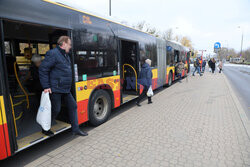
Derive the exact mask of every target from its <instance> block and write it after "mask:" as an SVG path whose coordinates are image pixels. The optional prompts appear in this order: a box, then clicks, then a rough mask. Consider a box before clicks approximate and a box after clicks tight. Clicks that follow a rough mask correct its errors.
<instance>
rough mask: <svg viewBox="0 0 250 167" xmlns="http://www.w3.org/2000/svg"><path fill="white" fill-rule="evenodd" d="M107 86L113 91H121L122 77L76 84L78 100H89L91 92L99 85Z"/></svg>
mask: <svg viewBox="0 0 250 167" xmlns="http://www.w3.org/2000/svg"><path fill="white" fill-rule="evenodd" d="M103 84H107V85H109V86H110V87H111V88H112V90H113V91H116V90H119V89H120V76H119V75H117V76H111V77H105V78H98V79H92V80H88V81H80V82H76V100H77V102H78V101H82V100H86V99H89V97H90V94H91V92H92V91H93V89H95V88H96V87H97V86H98V85H103Z"/></svg>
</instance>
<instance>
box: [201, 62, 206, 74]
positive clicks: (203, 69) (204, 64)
mask: <svg viewBox="0 0 250 167" xmlns="http://www.w3.org/2000/svg"><path fill="white" fill-rule="evenodd" d="M206 64H207V62H206V60H203V61H202V72H203V73H204V72H205V68H206Z"/></svg>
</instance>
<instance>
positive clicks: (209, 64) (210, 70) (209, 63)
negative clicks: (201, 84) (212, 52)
mask: <svg viewBox="0 0 250 167" xmlns="http://www.w3.org/2000/svg"><path fill="white" fill-rule="evenodd" d="M211 63H212V59H209V61H208V67H209V72H212V69H211Z"/></svg>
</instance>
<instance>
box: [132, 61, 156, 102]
mask: <svg viewBox="0 0 250 167" xmlns="http://www.w3.org/2000/svg"><path fill="white" fill-rule="evenodd" d="M150 65H151V60H149V59H146V58H142V68H141V72H140V75H139V81H138V82H139V84H141V85H142V86H143V92H142V94H140V96H139V97H138V99H137V102H136V105H137V106H141V105H140V101H141V100H142V98H143V97H144V96H145V95H146V94H147V92H148V89H149V87H150V86H152V76H153V75H152V70H151V67H150ZM151 103H152V100H151V97H148V104H151Z"/></svg>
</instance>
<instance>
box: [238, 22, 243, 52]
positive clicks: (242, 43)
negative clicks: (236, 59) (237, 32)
mask: <svg viewBox="0 0 250 167" xmlns="http://www.w3.org/2000/svg"><path fill="white" fill-rule="evenodd" d="M238 28H241V31H242V35H241V46H240V57H241V56H242V46H243V28H242V27H240V26H238Z"/></svg>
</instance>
